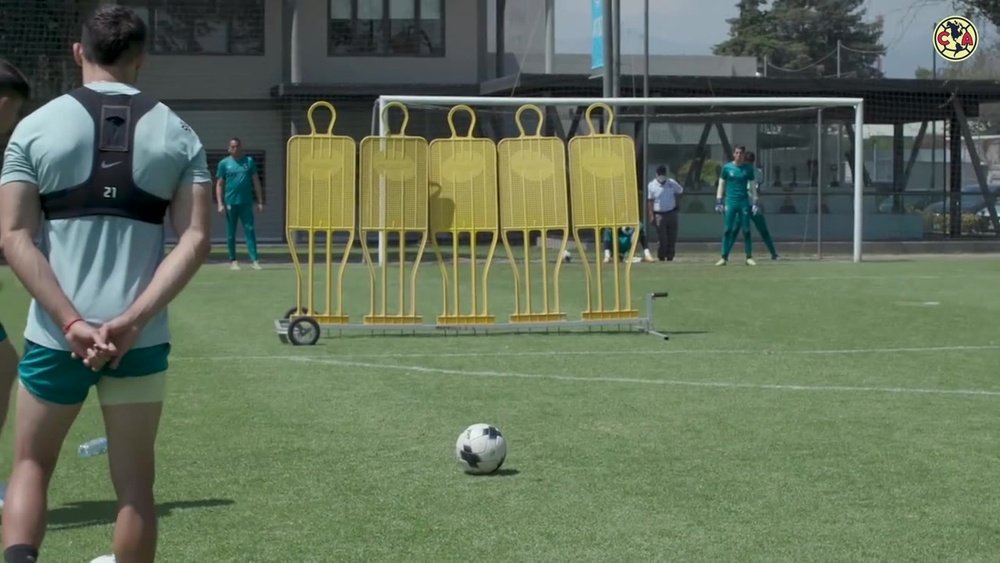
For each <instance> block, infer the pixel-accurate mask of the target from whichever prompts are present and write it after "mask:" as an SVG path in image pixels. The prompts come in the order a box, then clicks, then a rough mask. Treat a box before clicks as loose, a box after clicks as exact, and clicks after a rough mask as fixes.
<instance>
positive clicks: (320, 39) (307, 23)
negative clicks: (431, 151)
mask: <svg viewBox="0 0 1000 563" xmlns="http://www.w3.org/2000/svg"><path fill="white" fill-rule="evenodd" d="M298 5H299V9H300V10H301V12H300V19H299V26H300V27H299V41H300V43H299V47H300V49H301V51H300V52H301V56H302V82H304V83H324V82H325V83H334V84H400V83H418V84H477V83H478V81H479V59H478V57H477V53H479V52H480V51H481V50H484V49H481V47H483V48H484V47H485V41H486V39H485V33H484V30H483V29H482V27H483V26H482V25H481V22H480V14H481V12H480V10H479V6H480V3H479V2H477V1H475V0H445V7H444V18H445V23H444V30H445V56H444V57H342V56H336V57H330V56H327V52H328V51H327V27H328V19H327V18H328V10H329V8H328V6H327V2H326V1H325V0H324V1H316V0H298Z"/></svg>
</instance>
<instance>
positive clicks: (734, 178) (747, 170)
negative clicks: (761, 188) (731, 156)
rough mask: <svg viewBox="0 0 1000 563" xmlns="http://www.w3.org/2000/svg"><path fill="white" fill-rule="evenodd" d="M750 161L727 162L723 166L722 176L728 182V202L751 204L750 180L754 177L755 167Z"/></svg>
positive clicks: (730, 203) (731, 203)
mask: <svg viewBox="0 0 1000 563" xmlns="http://www.w3.org/2000/svg"><path fill="white" fill-rule="evenodd" d="M753 168H754V167H753V165H752V164H750V163H746V162H745V163H743V164H736V163H735V162H727V163H725V164H724V165H723V166H722V173H721V178H722V179H723V180H725V182H726V203H727V204H729V205H750V182H751V181H753V179H754V169H753Z"/></svg>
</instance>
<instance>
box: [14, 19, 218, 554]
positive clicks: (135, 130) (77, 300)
mask: <svg viewBox="0 0 1000 563" xmlns="http://www.w3.org/2000/svg"><path fill="white" fill-rule="evenodd" d="M145 43H146V26H145V24H144V23H143V21H142V19H140V18H139V16H138V15H136V13H135V12H133V11H132V10H130V9H128V8H126V7H124V6H118V5H105V6H102V7H100V8H98V9H97V10H96V11H95V12H94V13H93V15H91V16H90V17H89V18H88V19H87V20H86V21H85V23H84V25H83V30H82V37H81V41H80V42H79V43H76V44H74V45H73V57H74V59H75V60H76V62H77V64H79V65H80V66H81V67H82V71H83V84H84V86H83V87H81V88H79V89H76V90H73V91H72V92H70V93H68V94H66V95H63V96H60V97H58V98H56V99H54V100H52V101H51V102H49V103H47V104H46V105H45V106H43V107H42V108H40V109H39V110H37V111H35V112H34V113H32V114H31V115H29V116H28V117H26V118H25V119H24V120H23V121H22V122H21V123H20V124H19V125H18V126H17V128H16V129H15V131H14V134H13V135H12V137H11V140H10V143H9V144H8V146H7V150H6V154H5V158H4V163H3V172H2V174H0V241H2V244H3V247H4V253H5V255H6V258H7V261H8V262H9V263H10V266H11V268H12V269H13V270H14V273H15V274H16V275H17V277H18V278H19V279H20V280H21V282H22V283H23V284H24V286H25V287H26V288H27V290H28V292H29V293H30V294H31V296H32V297H33V299H32V302H31V306H30V309H29V311H28V322H27V327H26V328H25V332H24V336H25V349H24V356H23V358H22V359H21V362H20V366H19V376H20V383H21V384H20V386H19V388H18V395H17V414H16V417H15V450H16V454H15V458H14V464H13V472H12V474H11V478H10V485H9V487H8V491H7V502H6V504H5V505H4V508H3V544H4V561H5V563H27V562H32V561H36V560H37V558H38V551H39V548H40V546H41V544H42V540H43V538H44V535H45V528H46V508H47V506H46V505H47V496H48V487H49V481H50V479H51V478H52V474H53V471H54V470H55V466H56V460H57V459H58V457H59V453H60V450H61V447H62V444H63V441H64V439H65V437H66V433H67V432H68V430H69V428H70V426H71V425H72V423H73V421H74V419H75V418H76V416H77V414H78V413H79V411H80V407H81V406H82V405H83V402H84V401H85V399H86V398H87V395H88V393H89V390H90V387H92V386H93V387H96V389H97V394H98V398H99V400H100V403H101V408H102V412H103V415H104V423H105V430H106V433H107V438H108V454H109V466H110V471H111V480H112V483H113V485H114V488H115V494H116V496H117V498H118V516H117V520H116V522H115V526H114V534H113V545H114V555H115V558H116V560H117V563H134V562H147V561H153V560H154V557H155V554H156V543H157V521H156V520H157V517H156V509H155V506H154V499H153V481H154V474H155V456H154V445H155V441H156V434H157V429H158V426H159V421H160V413H161V411H162V403H163V400H164V396H165V379H164V372H165V371H166V369H167V358H168V354H169V352H170V333H169V329H168V326H167V314H166V305H167V303H169V302H170V301H171V300H172V299H173V298H174V297H175V296H176V295H177V294H178V293H179V292H180V291H181V289H182V288H183V287H184V286H185V285H186V284H187V282H188V281H189V280H190V279H191V278H192V276H193V275H194V273H195V272H196V271H197V269H198V267H199V266H200V265H201V264H202V262H204V260H205V257H206V256H207V254H208V251H209V222H210V220H211V177H210V176H209V173H208V168H207V165H206V161H205V150H204V148H203V147H202V144H201V142H200V140H199V139H198V136H197V135H196V134H195V132H194V131H192V130H191V128H190V127H188V126H187V124H185V123H184V122H183V121H181V119H180V118H179V117H177V115H175V114H174V113H173V112H172V111H171V110H170V109H169V108H167V107H166V106H164V105H163V104H160V103H158V102H157V101H156V100H153V99H151V98H149V97H148V96H146V95H144V94H142V93H141V92H139V91H138V90H136V89H135V88H134V87H133V86H132V84H134V83H135V82H136V79H137V76H138V71H139V68H140V66H141V65H142V63H143V59H144V47H145ZM165 216H169V219H170V222H171V223H172V225H173V228H174V230H175V232H176V233H177V235H178V241H177V244H176V246H175V247H174V248H173V250H172V251H171V252H170V253H169V254H167V255H166V256H164V225H163V223H164V217H165ZM36 234H39V235H40V238H41V245H40V247H37V246H35V244H34V241H33V238H34V236H35V235H36Z"/></svg>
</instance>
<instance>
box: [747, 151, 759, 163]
mask: <svg viewBox="0 0 1000 563" xmlns="http://www.w3.org/2000/svg"><path fill="white" fill-rule="evenodd" d="M747 160H749V161H750V162H753V161H755V160H757V155H755V154H754V153H753V151H747Z"/></svg>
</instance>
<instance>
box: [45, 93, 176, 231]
mask: <svg viewBox="0 0 1000 563" xmlns="http://www.w3.org/2000/svg"><path fill="white" fill-rule="evenodd" d="M69 95H70V96H72V97H73V98H75V99H76V100H77V101H78V102H80V104H81V105H82V106H83V107H84V109H86V110H87V113H89V114H90V117H91V119H93V120H94V157H93V162H92V163H91V168H90V177H89V178H87V179H86V180H84V181H83V182H82V183H80V184H77V185H76V186H72V187H69V188H67V189H65V190H60V191H58V192H54V193H48V194H43V195H42V196H41V207H42V213H43V214H44V215H45V218H46V219H47V220H52V219H74V218H79V217H92V216H97V215H111V216H115V217H124V218H127V219H133V220H136V221H141V222H143V223H152V224H154V225H162V224H163V218H164V215H166V212H167V207H169V206H170V201H169V200H166V199H161V198H159V197H156V196H155V195H153V194H151V193H149V192H147V191H145V190H142V189H140V188H139V187H138V186H137V185H136V183H135V178H133V176H132V157H133V155H134V150H133V149H134V147H135V126H136V123H138V122H139V119H141V118H142V116H144V115H146V114H147V113H148V112H149V111H150V110H152V109H153V108H154V107H156V105H157V103H158V102H157V101H156V100H154V99H152V98H150V97H148V96H146V95H144V94H141V93H139V94H135V95H127V94H102V93H100V92H96V91H94V90H91V89H90V88H87V87H82V88H78V89H76V90H73V91H72V92H70V93H69Z"/></svg>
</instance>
